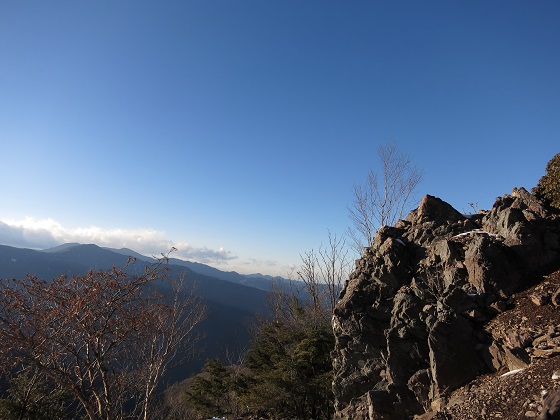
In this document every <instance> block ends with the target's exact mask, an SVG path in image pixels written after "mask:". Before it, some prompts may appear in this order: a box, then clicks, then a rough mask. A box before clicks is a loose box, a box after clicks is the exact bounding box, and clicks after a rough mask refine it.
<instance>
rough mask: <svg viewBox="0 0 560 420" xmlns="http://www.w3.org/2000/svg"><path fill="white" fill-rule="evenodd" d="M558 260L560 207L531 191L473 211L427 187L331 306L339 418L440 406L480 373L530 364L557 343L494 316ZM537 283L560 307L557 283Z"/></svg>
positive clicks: (398, 415)
mask: <svg viewBox="0 0 560 420" xmlns="http://www.w3.org/2000/svg"><path fill="white" fill-rule="evenodd" d="M558 268H560V215H559V214H558V212H557V211H555V210H553V209H551V208H549V207H547V206H546V205H545V204H544V203H542V202H540V201H538V200H537V199H536V198H535V197H534V196H532V195H531V194H530V193H529V192H527V191H526V190H524V189H514V190H513V192H512V194H511V195H506V196H504V197H499V198H498V199H497V200H496V202H495V204H494V206H493V207H492V209H491V210H489V211H488V212H483V213H481V214H478V215H474V216H472V217H465V216H464V215H462V214H461V213H459V212H458V211H456V210H455V209H453V208H452V207H451V206H450V205H449V204H447V203H445V202H443V201H442V200H440V199H438V198H436V197H432V196H426V197H424V198H423V199H422V201H421V202H420V205H419V207H418V208H417V209H416V210H414V211H412V212H411V213H410V214H409V215H408V216H407V218H406V220H404V221H399V223H397V225H396V226H395V227H384V228H381V229H380V230H379V231H378V233H377V235H376V238H375V242H374V245H373V246H372V247H371V248H366V249H365V252H364V255H363V257H362V258H361V259H359V260H357V262H356V269H355V270H354V272H353V273H352V275H351V276H350V278H349V280H348V281H347V283H346V285H345V287H344V289H343V291H342V293H341V300H340V302H339V303H338V305H337V307H336V309H335V314H334V317H333V329H334V332H335V337H336V347H335V350H334V351H333V368H334V381H333V391H334V394H335V408H336V416H337V418H353V419H378V418H379V419H405V418H412V417H414V416H415V415H421V414H423V413H426V412H431V411H438V409H441V408H442V407H443V406H444V405H445V403H446V402H448V399H449V396H450V395H451V393H452V391H454V390H456V389H458V388H460V387H461V386H463V385H465V384H467V383H468V382H470V381H472V380H473V379H475V378H476V377H478V376H479V375H482V374H486V373H489V372H506V371H509V370H512V368H514V367H517V366H525V365H529V364H530V363H531V357H536V356H535V352H537V355H538V354H539V352H540V351H541V350H542V351H545V352H546V351H548V350H551V349H550V348H546V349H539V346H538V345H537V346H536V347H535V346H534V345H533V342H534V340H535V339H536V338H538V337H535V336H531V337H527V336H524V335H522V334H521V333H520V334H521V335H520V336H518V337H517V336H515V334H514V333H512V334H511V335H508V334H509V333H508V334H506V335H503V334H502V333H500V334H496V335H493V332H492V330H488V329H487V328H486V327H487V326H488V325H490V324H489V322H490V321H491V320H492V319H494V318H496V316H497V315H498V314H500V313H504V312H506V311H508V310H510V309H512V307H513V304H514V302H513V300H512V296H513V295H514V294H515V293H516V292H519V291H521V290H525V289H528V288H529V287H531V286H532V285H534V284H536V283H537V282H538V281H539V280H540V279H541V278H542V276H543V275H545V274H549V273H551V272H553V271H554V270H556V269H558ZM543 287H544V286H543ZM535 293H536V295H535V296H534V299H535V300H536V301H539V299H541V298H542V299H543V301H542V302H541V303H542V304H543V305H544V304H549V305H552V306H553V307H554V308H556V306H554V303H555V302H557V301H558V300H559V299H560V296H559V295H560V293H559V294H558V295H557V294H556V290H550V291H549V290H547V291H546V293H544V292H543V294H542V296H541V297H540V298H539V296H537V295H538V293H537V291H535ZM547 296H548V297H547ZM547 299H548V301H549V302H548V303H546V302H545V301H546V300H547ZM552 306H551V307H552ZM511 331H515V330H511ZM549 338H550V339H551V340H552V339H555V337H552V336H550V337H549ZM547 340H548V339H547ZM549 341H550V340H549ZM543 345H544V346H548V347H550V346H551V345H552V346H553V348H555V347H554V346H556V344H554V345H553V344H551V343H546V344H543ZM529 348H531V349H533V350H530V349H529ZM553 354H556V353H555V350H553V351H552V352H550V354H548V356H550V357H552V355H553Z"/></svg>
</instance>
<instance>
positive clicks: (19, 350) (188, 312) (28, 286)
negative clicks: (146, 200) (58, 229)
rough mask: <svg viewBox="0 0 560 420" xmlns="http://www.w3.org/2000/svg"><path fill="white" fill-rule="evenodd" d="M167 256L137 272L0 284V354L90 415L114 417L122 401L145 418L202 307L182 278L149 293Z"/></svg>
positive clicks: (30, 278) (122, 406) (117, 416)
mask: <svg viewBox="0 0 560 420" xmlns="http://www.w3.org/2000/svg"><path fill="white" fill-rule="evenodd" d="M166 263H167V257H164V258H162V259H160V260H159V262H158V263H157V264H154V265H151V266H147V267H146V269H145V270H144V272H143V273H142V274H140V275H130V274H128V273H126V272H125V271H124V270H123V269H119V268H113V269H111V270H108V271H99V272H93V271H90V272H88V273H87V274H86V275H81V276H73V277H72V278H67V277H66V276H61V277H58V278H55V279H53V280H52V281H50V282H47V281H44V280H38V279H37V278H35V277H33V276H28V277H27V278H26V279H20V280H17V279H12V280H2V281H1V282H0V358H1V359H2V362H3V363H4V365H5V366H4V368H5V369H10V368H12V367H14V366H22V365H23V366H29V367H31V368H34V369H37V370H38V371H40V372H41V373H43V374H44V375H45V376H46V377H47V378H48V379H49V380H50V381H52V382H53V383H55V384H56V385H58V386H60V387H61V388H64V389H67V390H69V391H70V392H71V393H72V394H73V396H74V398H76V400H78V401H79V403H80V405H81V407H82V408H83V410H84V411H85V414H86V416H87V417H88V418H89V419H92V420H93V419H96V420H97V419H105V420H112V419H120V418H124V417H125V416H126V411H127V410H126V409H125V404H130V403H133V405H134V404H135V405H136V410H135V413H134V416H135V418H144V419H146V418H147V417H148V411H149V407H150V404H151V401H152V399H153V395H154V390H155V387H156V385H157V383H158V381H159V379H160V378H161V376H162V375H163V373H164V372H165V370H166V368H167V366H168V364H169V362H170V360H171V359H172V358H173V356H175V354H176V353H177V352H178V351H182V350H183V349H184V347H185V346H188V345H192V344H193V343H194V342H195V341H196V340H197V336H196V334H195V327H196V326H197V325H198V324H199V323H200V322H201V321H202V319H203V318H204V316H205V307H204V305H203V304H202V302H201V301H200V299H199V298H198V297H197V296H196V294H195V293H194V291H192V290H191V291H190V292H189V293H184V291H183V290H182V289H181V287H182V285H183V284H182V282H179V283H172V288H171V293H169V294H167V295H163V294H161V293H158V292H156V291H155V290H154V288H153V287H150V286H152V285H154V283H155V282H156V281H160V280H162V279H164V278H165V277H166V269H167V267H166Z"/></svg>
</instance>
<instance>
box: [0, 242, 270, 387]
mask: <svg viewBox="0 0 560 420" xmlns="http://www.w3.org/2000/svg"><path fill="white" fill-rule="evenodd" d="M127 260H128V257H127V256H126V255H123V254H121V253H116V252H113V251H111V250H108V249H104V248H100V247H98V246H97V245H79V244H66V245H64V246H61V247H57V248H55V249H50V250H48V251H47V252H45V251H36V250H31V249H21V248H14V247H9V246H4V245H0V278H23V277H25V276H26V275H27V274H33V275H36V276H37V277H38V278H42V279H46V280H48V279H52V278H54V277H58V276H60V275H62V274H65V275H74V274H76V275H79V274H85V273H87V271H88V270H90V269H93V270H106V269H110V268H111V267H113V266H117V267H121V268H122V267H125V266H126V263H127ZM145 264H146V262H145V261H137V262H136V263H135V264H132V265H129V266H128V267H126V270H127V271H128V272H129V273H131V274H133V273H139V272H140V271H143V270H144V267H145ZM168 267H169V271H168V276H167V280H165V281H163V282H162V283H160V284H158V285H157V286H158V287H160V288H162V290H168V288H169V283H168V281H169V280H170V279H177V278H179V277H183V276H184V278H185V282H186V284H187V286H188V285H195V286H196V290H197V293H199V294H200V295H201V297H202V298H203V299H204V300H205V302H206V303H207V305H208V317H207V319H206V320H205V321H204V322H203V324H202V325H201V329H202V330H203V332H204V334H205V335H206V339H205V341H204V346H205V348H204V349H203V351H202V355H201V358H200V360H199V361H198V362H197V363H191V364H190V365H189V366H187V367H182V368H181V369H179V370H176V371H174V372H171V375H170V376H169V377H168V378H167V380H168V381H169V380H171V381H175V380H180V379H183V378H184V377H185V376H186V375H187V374H188V373H189V372H192V371H196V370H198V369H199V368H200V366H201V365H202V363H203V362H204V360H205V359H206V358H213V357H219V356H220V355H221V354H222V353H223V351H224V350H225V349H226V348H229V349H230V350H232V349H234V348H244V347H247V345H248V343H249V333H248V331H247V326H248V324H250V323H251V322H252V321H253V319H254V317H255V314H256V313H257V312H265V311H266V301H267V293H266V292H265V291H263V290H259V289H256V288H253V287H247V286H243V285H240V284H235V283H232V282H228V281H225V280H220V279H217V278H214V277H210V276H205V275H202V274H199V273H196V272H194V271H192V270H190V269H189V268H188V267H185V266H181V265H176V264H169V265H168Z"/></svg>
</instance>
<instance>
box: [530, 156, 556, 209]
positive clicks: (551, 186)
mask: <svg viewBox="0 0 560 420" xmlns="http://www.w3.org/2000/svg"><path fill="white" fill-rule="evenodd" d="M533 193H534V194H535V195H536V196H537V197H539V198H543V199H545V200H546V201H548V202H549V203H550V205H551V206H553V207H556V208H558V209H560V153H557V154H556V156H554V157H553V158H552V159H551V160H550V161H549V162H548V163H547V164H546V174H545V175H543V177H542V178H541V179H540V180H539V183H538V184H537V186H536V187H535V188H533Z"/></svg>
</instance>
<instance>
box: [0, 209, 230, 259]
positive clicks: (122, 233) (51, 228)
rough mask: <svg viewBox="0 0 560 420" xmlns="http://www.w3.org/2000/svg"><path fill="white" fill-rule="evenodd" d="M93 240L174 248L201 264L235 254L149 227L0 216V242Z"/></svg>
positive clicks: (150, 250)
mask: <svg viewBox="0 0 560 420" xmlns="http://www.w3.org/2000/svg"><path fill="white" fill-rule="evenodd" d="M71 242H77V243H81V244H90V243H91V244H96V245H99V246H102V247H109V248H117V249H118V248H130V249H132V250H133V251H136V252H139V253H140V254H143V255H147V256H152V255H160V254H161V253H162V252H163V253H167V252H168V251H169V250H170V249H171V248H172V247H174V248H176V249H177V252H174V255H173V257H176V258H181V259H186V260H191V261H196V262H200V263H204V264H218V265H221V264H224V263H225V264H227V263H228V262H230V261H231V260H235V259H237V256H236V255H234V254H232V253H231V252H230V251H228V250H225V249H223V248H219V249H210V248H207V247H195V246H192V245H189V244H188V243H186V242H177V241H172V240H169V239H166V238H165V235H164V233H163V232H160V231H156V230H153V229H133V230H126V229H104V228H100V227H97V226H89V227H86V228H81V227H80V228H75V229H69V228H65V227H64V226H62V225H61V224H60V223H58V222H56V221H55V220H52V219H43V220H37V219H34V218H32V217H26V218H25V219H23V220H0V243H1V244H4V245H9V246H14V247H20V248H33V249H46V248H52V247H54V246H57V245H61V244H64V243H71Z"/></svg>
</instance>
